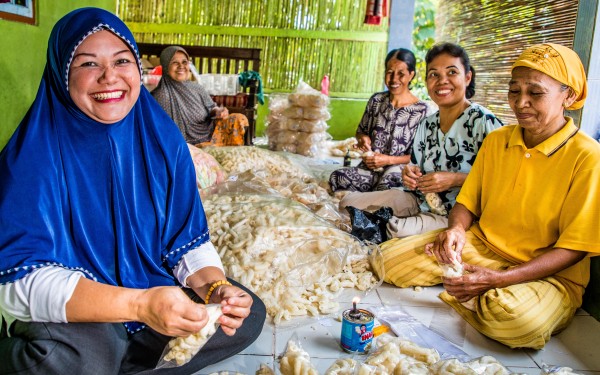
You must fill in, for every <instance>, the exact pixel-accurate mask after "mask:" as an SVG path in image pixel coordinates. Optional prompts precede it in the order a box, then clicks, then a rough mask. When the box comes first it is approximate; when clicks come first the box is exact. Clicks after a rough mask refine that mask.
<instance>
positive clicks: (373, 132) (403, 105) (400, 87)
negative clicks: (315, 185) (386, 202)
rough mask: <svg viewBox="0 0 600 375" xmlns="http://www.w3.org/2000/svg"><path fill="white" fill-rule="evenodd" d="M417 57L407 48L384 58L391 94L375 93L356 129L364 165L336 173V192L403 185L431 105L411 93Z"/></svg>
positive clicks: (333, 181)
mask: <svg viewBox="0 0 600 375" xmlns="http://www.w3.org/2000/svg"><path fill="white" fill-rule="evenodd" d="M415 64H416V60H415V55H414V54H413V53H412V52H411V51H409V50H407V49H404V48H399V49H395V50H392V51H390V53H388V55H387V57H386V59H385V66H386V72H385V84H386V86H387V88H388V91H385V92H378V93H375V94H374V95H373V96H372V97H371V98H370V99H369V102H368V104H367V108H366V109H365V113H364V114H363V117H362V120H361V121H360V124H359V125H358V129H357V130H356V139H357V141H358V145H357V146H356V147H357V148H358V149H359V150H361V151H363V152H364V155H363V160H362V162H361V163H360V164H359V165H358V166H356V167H351V168H342V169H338V170H336V171H334V172H333V173H332V174H331V176H330V177H329V184H330V185H331V189H332V190H333V191H338V190H350V191H373V190H386V189H390V188H392V187H398V186H401V181H402V167H403V166H404V165H406V164H407V163H408V162H409V161H410V152H411V147H412V143H413V139H414V136H415V131H416V129H417V125H418V124H419V122H420V121H421V120H422V119H423V118H424V117H425V116H426V115H427V111H428V106H427V104H426V103H425V102H423V101H421V100H419V98H417V97H416V96H415V95H413V93H411V92H410V89H409V84H410V82H411V81H412V79H413V78H414V76H415Z"/></svg>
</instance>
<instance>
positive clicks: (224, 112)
mask: <svg viewBox="0 0 600 375" xmlns="http://www.w3.org/2000/svg"><path fill="white" fill-rule="evenodd" d="M227 117H229V110H228V109H227V108H226V107H223V106H222V105H221V106H218V107H215V118H219V119H226V118H227Z"/></svg>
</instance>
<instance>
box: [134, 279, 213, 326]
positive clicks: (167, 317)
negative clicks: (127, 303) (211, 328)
mask: <svg viewBox="0 0 600 375" xmlns="http://www.w3.org/2000/svg"><path fill="white" fill-rule="evenodd" d="M136 303H137V315H138V317H139V318H138V320H139V321H141V322H144V323H146V324H147V325H149V326H150V327H152V329H154V330H155V331H157V332H159V333H162V334H163V335H167V336H188V335H191V334H194V333H197V332H199V331H200V330H201V329H202V328H203V327H204V326H205V325H206V323H207V322H208V314H207V313H206V308H205V307H204V305H202V304H198V303H195V302H193V301H192V300H191V299H190V298H189V297H188V296H187V295H186V294H185V293H184V292H183V291H182V290H181V289H180V288H178V287H175V286H161V287H154V288H150V289H146V290H144V291H142V293H141V294H140V296H139V297H138V298H137V300H136Z"/></svg>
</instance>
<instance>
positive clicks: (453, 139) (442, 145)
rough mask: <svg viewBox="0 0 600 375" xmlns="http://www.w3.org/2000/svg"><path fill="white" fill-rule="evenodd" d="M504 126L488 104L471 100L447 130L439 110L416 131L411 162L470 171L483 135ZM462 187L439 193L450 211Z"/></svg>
mask: <svg viewBox="0 0 600 375" xmlns="http://www.w3.org/2000/svg"><path fill="white" fill-rule="evenodd" d="M500 126H502V122H501V121H500V120H499V119H498V118H497V117H496V116H495V115H494V114H493V113H492V112H490V110H488V109H487V108H485V107H483V106H481V105H479V104H476V103H471V105H470V106H469V107H467V109H465V111H464V112H463V113H462V114H461V115H460V116H458V118H457V119H456V120H455V121H454V123H453V124H452V127H450V129H449V130H448V132H447V133H445V134H444V132H442V130H441V129H440V112H439V111H438V112H436V113H434V114H432V115H431V116H428V117H426V118H425V119H424V120H423V121H422V122H421V124H420V126H419V128H418V129H417V132H416V134H415V139H414V143H413V150H412V154H411V164H414V165H417V166H419V168H421V172H423V173H428V172H437V171H448V172H461V173H468V172H469V171H470V170H471V166H472V165H473V163H474V162H475V157H476V156H477V152H478V151H479V148H480V147H481V144H482V143H483V139H484V138H485V137H486V135H488V134H489V133H490V132H491V131H492V130H494V129H496V128H499V127H500ZM459 191H460V187H458V186H455V187H453V188H450V189H449V190H447V191H443V192H440V193H439V195H440V197H441V198H442V201H443V202H444V206H446V210H448V211H450V209H451V208H452V206H454V204H455V203H456V196H457V195H458V192H459ZM418 194H419V197H420V198H421V210H422V211H429V207H428V206H427V203H426V202H425V199H423V195H422V194H421V193H420V192H418Z"/></svg>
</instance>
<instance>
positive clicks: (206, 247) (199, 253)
mask: <svg viewBox="0 0 600 375" xmlns="http://www.w3.org/2000/svg"><path fill="white" fill-rule="evenodd" d="M204 267H217V268H219V269H221V271H223V273H225V271H224V269H223V263H222V262H221V258H220V257H219V254H218V253H217V249H215V246H214V245H213V244H212V242H210V241H208V242H206V243H203V244H202V245H200V246H199V247H197V248H195V249H193V250H190V251H189V252H187V253H186V254H185V255H184V256H183V257H181V261H180V262H179V264H177V265H176V266H175V268H173V274H174V275H175V277H176V278H177V280H179V282H180V283H181V285H183V286H184V287H188V285H187V278H188V276H190V275H192V274H194V273H195V272H196V271H198V270H199V269H202V268H204Z"/></svg>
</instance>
